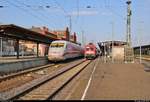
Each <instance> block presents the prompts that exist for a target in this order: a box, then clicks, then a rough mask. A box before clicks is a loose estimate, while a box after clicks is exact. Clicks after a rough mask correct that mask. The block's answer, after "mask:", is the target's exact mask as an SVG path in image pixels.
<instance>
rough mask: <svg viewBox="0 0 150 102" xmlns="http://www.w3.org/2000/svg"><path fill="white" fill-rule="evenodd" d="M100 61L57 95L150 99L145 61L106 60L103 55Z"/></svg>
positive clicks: (96, 98)
mask: <svg viewBox="0 0 150 102" xmlns="http://www.w3.org/2000/svg"><path fill="white" fill-rule="evenodd" d="M97 62H99V63H98V64H97V65H96V63H97ZM96 63H94V62H93V63H92V64H90V65H89V66H88V67H87V68H86V69H85V71H83V72H82V73H81V74H80V76H79V77H78V78H76V79H75V80H74V81H72V82H71V84H70V85H72V86H70V88H66V89H65V90H64V91H63V92H62V93H63V94H62V95H60V96H58V97H57V98H56V99H65V100H76V99H77V100H80V99H81V100H150V91H149V90H150V87H149V85H150V72H147V71H145V70H144V66H143V65H142V64H139V63H127V64H125V63H104V61H103V59H100V60H97V61H96ZM93 66H94V67H93ZM92 73H93V74H92ZM64 93H66V94H67V93H68V94H67V95H64Z"/></svg>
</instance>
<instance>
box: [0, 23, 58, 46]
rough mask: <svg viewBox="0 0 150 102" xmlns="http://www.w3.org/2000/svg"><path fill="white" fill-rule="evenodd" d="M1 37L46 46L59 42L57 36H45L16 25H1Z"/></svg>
mask: <svg viewBox="0 0 150 102" xmlns="http://www.w3.org/2000/svg"><path fill="white" fill-rule="evenodd" d="M0 37H8V38H13V39H18V40H28V41H34V42H37V43H44V44H50V43H51V42H52V41H53V40H57V36H56V35H54V34H49V35H43V34H41V33H38V32H35V31H32V30H29V29H26V28H23V27H19V26H16V25H14V24H9V25H0Z"/></svg>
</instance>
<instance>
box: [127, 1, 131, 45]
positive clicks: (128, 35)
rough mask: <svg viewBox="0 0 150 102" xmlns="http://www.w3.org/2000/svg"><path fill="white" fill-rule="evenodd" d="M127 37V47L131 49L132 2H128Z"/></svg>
mask: <svg viewBox="0 0 150 102" xmlns="http://www.w3.org/2000/svg"><path fill="white" fill-rule="evenodd" d="M126 3H127V5H128V7H127V37H126V41H127V45H128V46H129V47H131V7H130V4H131V0H128V1H127V2H126Z"/></svg>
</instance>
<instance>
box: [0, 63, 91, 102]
mask: <svg viewBox="0 0 150 102" xmlns="http://www.w3.org/2000/svg"><path fill="white" fill-rule="evenodd" d="M90 62H91V61H88V60H87V61H85V60H82V61H78V62H76V63H73V64H70V65H68V66H65V67H63V68H61V69H60V70H58V71H54V72H53V73H51V74H47V75H46V76H44V77H41V78H38V79H36V80H33V81H31V82H29V83H27V84H25V85H23V86H21V87H18V88H16V89H14V90H11V91H9V92H4V93H0V99H1V100H14V99H17V100H35V99H36V100H43V99H52V97H54V96H55V95H56V94H57V93H58V92H59V90H61V89H62V88H63V87H64V86H65V85H66V84H67V83H69V82H70V80H72V79H73V78H74V77H75V76H76V75H78V74H79V73H80V72H81V71H82V70H83V69H84V68H85V67H86V66H87V65H88V64H89V63H90Z"/></svg>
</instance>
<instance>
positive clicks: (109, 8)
mask: <svg viewBox="0 0 150 102" xmlns="http://www.w3.org/2000/svg"><path fill="white" fill-rule="evenodd" d="M104 4H105V8H106V9H108V10H109V11H111V12H112V13H113V14H115V15H116V16H118V17H120V18H122V19H123V20H125V21H126V18H125V17H123V16H122V15H120V14H119V13H117V12H116V11H115V10H113V9H112V8H111V7H110V1H108V0H104Z"/></svg>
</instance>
